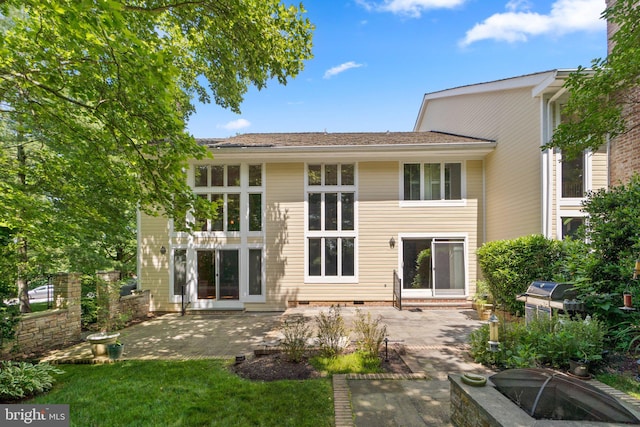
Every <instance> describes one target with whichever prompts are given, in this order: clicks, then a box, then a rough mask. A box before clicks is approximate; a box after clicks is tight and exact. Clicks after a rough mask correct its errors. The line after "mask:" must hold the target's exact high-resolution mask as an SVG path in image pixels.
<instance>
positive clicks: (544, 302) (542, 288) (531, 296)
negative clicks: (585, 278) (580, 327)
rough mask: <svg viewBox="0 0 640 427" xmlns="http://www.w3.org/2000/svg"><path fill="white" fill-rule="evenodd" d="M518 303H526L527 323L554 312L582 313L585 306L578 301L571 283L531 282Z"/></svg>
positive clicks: (519, 297)
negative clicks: (536, 317)
mask: <svg viewBox="0 0 640 427" xmlns="http://www.w3.org/2000/svg"><path fill="white" fill-rule="evenodd" d="M516 299H517V300H518V301H523V302H524V311H525V319H526V321H527V322H529V321H530V320H532V319H533V318H534V317H535V316H539V315H543V316H551V315H552V313H553V312H554V310H556V311H562V312H582V311H584V304H583V303H582V302H580V301H577V300H576V293H575V291H574V290H573V285H572V284H571V283H558V282H548V281H534V282H531V284H530V285H529V287H528V288H527V291H526V292H525V293H524V294H522V295H518V297H517V298H516Z"/></svg>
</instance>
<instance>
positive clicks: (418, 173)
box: [402, 162, 462, 200]
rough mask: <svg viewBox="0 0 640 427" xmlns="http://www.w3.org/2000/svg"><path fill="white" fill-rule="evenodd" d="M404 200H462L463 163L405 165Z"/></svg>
mask: <svg viewBox="0 0 640 427" xmlns="http://www.w3.org/2000/svg"><path fill="white" fill-rule="evenodd" d="M402 173H403V193H404V194H403V200H461V199H462V164H461V163H446V162H441V163H405V164H404V165H403V171H402Z"/></svg>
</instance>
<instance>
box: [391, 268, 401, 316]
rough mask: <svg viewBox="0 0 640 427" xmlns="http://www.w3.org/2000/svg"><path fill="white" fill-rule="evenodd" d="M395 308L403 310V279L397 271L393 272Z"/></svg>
mask: <svg viewBox="0 0 640 427" xmlns="http://www.w3.org/2000/svg"><path fill="white" fill-rule="evenodd" d="M393 306H394V307H397V308H398V310H402V279H400V277H399V276H398V272H397V271H396V270H393Z"/></svg>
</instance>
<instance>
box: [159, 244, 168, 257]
mask: <svg viewBox="0 0 640 427" xmlns="http://www.w3.org/2000/svg"><path fill="white" fill-rule="evenodd" d="M166 253H167V248H165V247H164V245H162V247H161V248H160V254H161V255H164V254H166Z"/></svg>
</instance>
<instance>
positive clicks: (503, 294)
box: [477, 235, 562, 313]
mask: <svg viewBox="0 0 640 427" xmlns="http://www.w3.org/2000/svg"><path fill="white" fill-rule="evenodd" d="M561 253H562V243H561V242H559V241H557V240H550V239H547V238H545V237H544V236H541V235H531V236H525V237H519V238H517V239H513V240H497V241H494V242H487V243H485V244H484V245H482V246H481V247H480V248H479V249H478V252H477V254H478V263H479V265H480V268H481V269H482V273H483V275H484V278H485V280H486V282H487V286H488V288H489V291H490V293H491V296H492V297H493V300H494V302H495V303H496V304H499V305H501V306H503V307H504V308H505V309H506V310H507V311H509V312H511V313H522V311H523V307H524V305H523V303H522V302H519V301H516V295H518V294H521V293H523V292H524V291H526V290H527V287H528V286H529V284H530V283H531V282H532V281H534V280H551V279H553V278H554V277H555V276H556V275H557V273H558V272H559V260H560V256H561Z"/></svg>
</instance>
